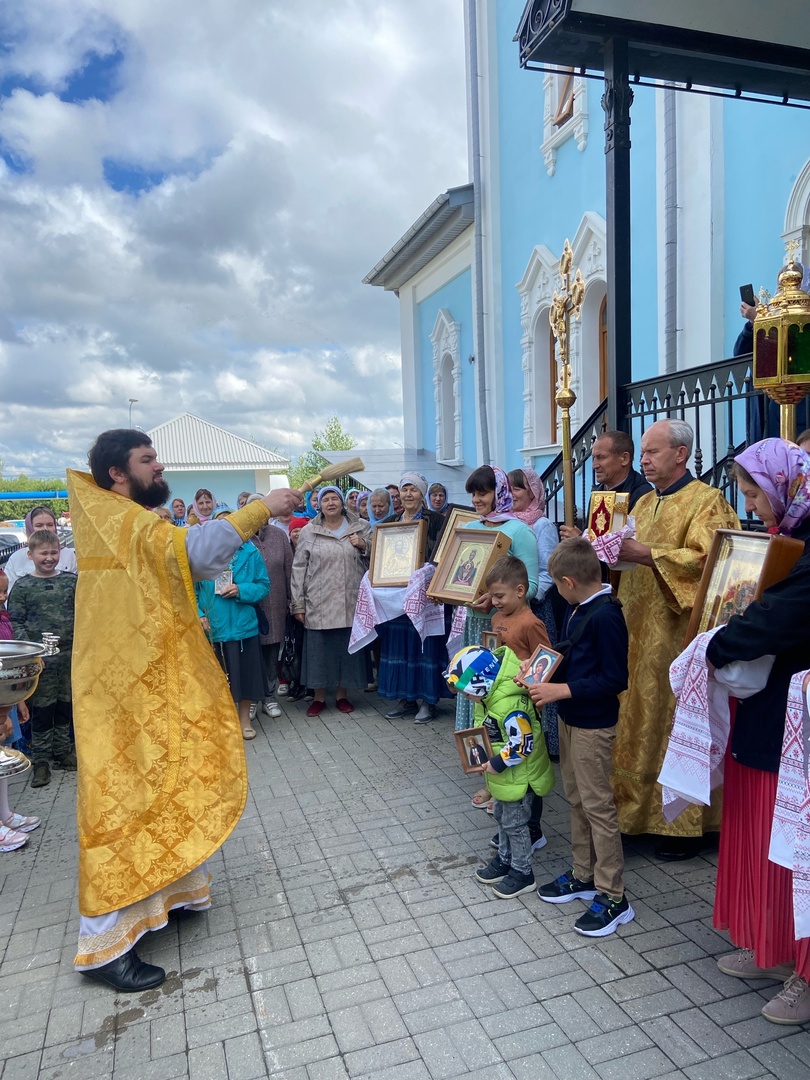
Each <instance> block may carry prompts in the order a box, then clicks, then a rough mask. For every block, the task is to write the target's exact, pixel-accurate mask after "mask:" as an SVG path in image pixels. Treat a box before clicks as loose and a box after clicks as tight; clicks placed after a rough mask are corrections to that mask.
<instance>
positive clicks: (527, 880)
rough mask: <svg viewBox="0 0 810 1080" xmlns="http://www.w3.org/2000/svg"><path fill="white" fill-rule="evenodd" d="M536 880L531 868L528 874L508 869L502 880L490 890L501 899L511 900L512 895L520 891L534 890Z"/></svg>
mask: <svg viewBox="0 0 810 1080" xmlns="http://www.w3.org/2000/svg"><path fill="white" fill-rule="evenodd" d="M536 884H537V882H536V881H535V880H534V874H533V873H532V872H531V870H530V871H529V872H528V874H521V873H519V872H518V871H517V870H510V871H509V873H508V874H507V875H506V877H505V878H504V879H503V881H501V882H499V883H498V884H497V885H496V886H495V887H494V889H493V890H492V891H493V892H494V893H495V895H496V896H500V897H501V899H503V900H511V898H512V897H513V896H520V894H521V893H525V892H534V887H535V885H536Z"/></svg>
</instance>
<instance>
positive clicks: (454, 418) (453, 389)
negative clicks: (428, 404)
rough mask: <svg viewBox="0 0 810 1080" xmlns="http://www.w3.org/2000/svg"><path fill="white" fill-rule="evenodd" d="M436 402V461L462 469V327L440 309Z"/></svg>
mask: <svg viewBox="0 0 810 1080" xmlns="http://www.w3.org/2000/svg"><path fill="white" fill-rule="evenodd" d="M430 340H431V342H432V344H433V401H434V404H435V408H436V460H437V461H440V462H441V463H442V464H443V465H463V464H464V450H463V446H462V438H461V324H460V323H457V322H456V321H455V320H454V318H453V316H452V315H451V314H450V312H449V311H448V310H447V309H446V308H439V313H438V315H437V316H436V322H435V324H434V326H433V333H432V334H431V335H430Z"/></svg>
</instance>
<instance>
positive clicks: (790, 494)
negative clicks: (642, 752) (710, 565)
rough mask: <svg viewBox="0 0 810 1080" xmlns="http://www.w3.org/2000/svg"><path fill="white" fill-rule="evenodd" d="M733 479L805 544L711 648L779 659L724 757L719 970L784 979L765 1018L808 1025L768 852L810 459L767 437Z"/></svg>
mask: <svg viewBox="0 0 810 1080" xmlns="http://www.w3.org/2000/svg"><path fill="white" fill-rule="evenodd" d="M733 471H734V474H735V477H736V480H737V485H738V487H739V490H740V493H741V494H742V495H743V496H744V497H745V509H746V511H747V512H749V513H751V512H753V513H754V514H756V515H757V516H758V517H759V519H760V520H761V521H762V523H763V524H764V525H765V526H766V527H767V529H768V532H772V533H780V534H781V535H782V536H793V537H795V538H796V539H797V540H801V541H802V542H803V543H804V553H803V554H802V555H801V556H800V557H799V560H798V562H797V563H796V565H795V566H794V567H793V569H792V570H791V572H790V573H789V574H788V576H787V577H786V578H784V579H783V580H782V581H779V582H777V583H776V584H775V585H772V586H771V587H770V588H769V589H766V590H765V591H764V592H763V594H762V597H761V598H760V599H759V600H753V601H752V602H751V603H750V604H749V605H748V607H747V608H746V609H745V612H744V613H743V614H742V615H732V617H731V618H730V619H729V621H728V623H727V624H726V625H725V626H724V627H721V629H720V630H718V631H717V633H715V634H714V636H713V637H712V639H711V641H710V642H709V645H708V648H707V649H706V660H707V661H708V663H709V664H711V665H713V666H714V667H715V668H723V667H725V666H726V665H727V664H731V663H733V662H734V661H736V660H756V659H757V658H758V657H762V656H769V655H772V656H774V657H775V659H774V662H773V667H772V668H771V673H770V675H769V676H768V681H767V683H766V684H765V687H764V689H762V690H760V691H759V692H758V693H756V694H754V695H753V696H752V697H749V698H746V699H745V700H744V701H738V702H737V706H736V714H735V718H734V724H733V727H732V732H731V738H730V741H729V746H728V751H727V753H726V758H725V766H724V773H723V823H722V826H721V830H720V857H719V861H718V866H717V889H716V893H715V901H714V925H715V926H716V927H718V928H719V929H722V930H728V932H729V936H730V937H731V940H732V941H733V942H734V944H735V945H737V946H738V947H739V948H740V951H739V952H736V953H732V954H731V955H727V956H721V957H720V959H719V960H718V961H717V966H718V967H719V968H720V970H721V971H722V972H723V973H724V974H726V975H733V976H736V977H737V978H741V979H773V978H778V979H786V980H787V981H786V982H785V985H784V987H783V989H782V990H781V991H780V992H779V993H778V994H777V995H776V997H774V998H773V999H772V1000H771V1001H769V1002H768V1003H767V1004H766V1005H765V1006H764V1008H763V1009H762V1015H763V1016H764V1017H765V1019H766V1020H771V1021H772V1022H773V1023H776V1024H803V1023H806V1022H807V1021H808V1020H810V938H803V939H801V940H799V941H797V940H796V938H795V929H794V913H793V875H792V873H791V871H790V870H788V869H786V868H785V867H783V866H780V865H778V864H777V863H775V862H771V861H770V859H769V857H768V853H769V847H770V838H771V826H772V824H773V818H774V808H775V803H776V789H777V781H778V773H779V765H780V760H781V754H782V741H783V737H784V730H785V711H786V708H787V701H788V690H789V688H790V682H791V679H792V677H793V675H795V674H797V673H798V672H801V671H805V670H806V669H808V668H810V619H808V611H809V610H810V455H808V454H807V453H805V452H804V451H803V450H801V449H800V448H799V447H798V446H796V445H794V444H793V443H789V442H786V441H785V440H784V439H763V440H762V441H761V442H758V443H754V445H753V446H749V447H748V448H747V449H746V450H743V452H742V453H741V454H739V455H738V456H737V458H736V460H735V462H734V465H733ZM710 670H711V668H710ZM805 784H806V780H805Z"/></svg>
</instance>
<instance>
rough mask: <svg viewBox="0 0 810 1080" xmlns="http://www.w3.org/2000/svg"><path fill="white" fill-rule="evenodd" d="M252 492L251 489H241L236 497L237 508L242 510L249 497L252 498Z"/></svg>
mask: <svg viewBox="0 0 810 1080" xmlns="http://www.w3.org/2000/svg"><path fill="white" fill-rule="evenodd" d="M250 495H251V493H250V492H249V491H240V492H239V494H238V495H237V497H236V509H237V510H241V509H242V507H243V506H246V505H247V502H248V499H250Z"/></svg>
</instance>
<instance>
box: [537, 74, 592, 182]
mask: <svg viewBox="0 0 810 1080" xmlns="http://www.w3.org/2000/svg"><path fill="white" fill-rule="evenodd" d="M569 74H570V72H568V71H566V70H560V71H547V72H546V75H545V78H544V79H543V90H544V97H545V102H544V105H543V143H542V145H541V147H540V149H541V150H542V151H543V160H544V161H545V163H546V171H547V172H548V175H549V176H553V175H554V173H555V171H556V169H557V149H558V148H559V147H560V146H562V144H563V143H564V142H567V141H568V140H569V139H575V140H576V144H577V149H578V150H584V149H585V147H586V146H587V144H588V93H587V87H586V80H585V79H583V78H581V77H580V76H579V75H575V76H574V108H573V113H572V115H571V118H570V119H569V120H566V121H565V123H564V124H560V125H556V124H555V123H554V117H555V115H556V113H557V108H558V106H559V104H560V91H561V89H562V87H563V85H564V82H565V79H566V77H567V76H568V75H569Z"/></svg>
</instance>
